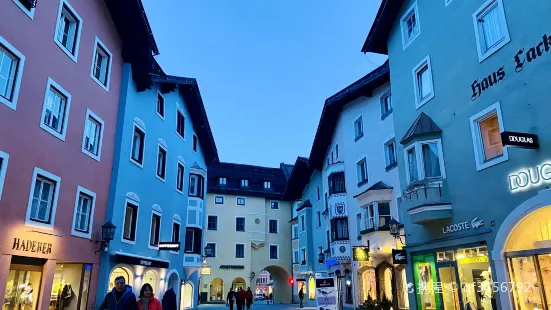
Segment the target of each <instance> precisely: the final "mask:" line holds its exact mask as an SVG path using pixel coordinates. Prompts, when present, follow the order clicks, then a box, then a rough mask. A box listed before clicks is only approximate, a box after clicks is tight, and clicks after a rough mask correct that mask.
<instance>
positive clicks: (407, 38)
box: [400, 2, 421, 49]
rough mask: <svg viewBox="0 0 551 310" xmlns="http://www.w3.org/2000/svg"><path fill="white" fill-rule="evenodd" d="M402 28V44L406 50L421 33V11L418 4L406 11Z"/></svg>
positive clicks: (402, 20)
mask: <svg viewBox="0 0 551 310" xmlns="http://www.w3.org/2000/svg"><path fill="white" fill-rule="evenodd" d="M400 24H401V28H402V44H403V48H404V49H405V48H406V47H408V45H410V44H411V42H413V40H414V39H415V38H417V36H418V35H419V33H421V26H420V25H419V10H418V9H417V2H415V3H413V5H412V6H411V7H410V8H409V9H408V10H407V11H406V13H405V14H404V15H403V16H402V18H401V19H400Z"/></svg>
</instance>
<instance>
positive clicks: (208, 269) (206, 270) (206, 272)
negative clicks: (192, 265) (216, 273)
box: [201, 267, 210, 274]
mask: <svg viewBox="0 0 551 310" xmlns="http://www.w3.org/2000/svg"><path fill="white" fill-rule="evenodd" d="M201 274H210V267H203V268H201Z"/></svg>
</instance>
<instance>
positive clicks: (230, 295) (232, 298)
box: [226, 287, 235, 310]
mask: <svg viewBox="0 0 551 310" xmlns="http://www.w3.org/2000/svg"><path fill="white" fill-rule="evenodd" d="M234 302H235V292H234V291H233V287H230V291H229V292H228V296H227V297H226V306H228V307H230V310H233V303H234Z"/></svg>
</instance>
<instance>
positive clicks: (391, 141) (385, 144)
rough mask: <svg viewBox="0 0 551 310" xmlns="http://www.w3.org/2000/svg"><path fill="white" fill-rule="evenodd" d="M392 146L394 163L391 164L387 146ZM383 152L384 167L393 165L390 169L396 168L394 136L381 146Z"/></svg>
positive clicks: (396, 156) (396, 154)
mask: <svg viewBox="0 0 551 310" xmlns="http://www.w3.org/2000/svg"><path fill="white" fill-rule="evenodd" d="M391 144H392V145H394V163H391V162H390V161H389V160H390V158H389V152H388V146H389V145H391ZM383 152H384V156H385V166H386V167H389V166H390V165H393V166H392V167H393V168H394V167H397V166H398V153H397V152H396V138H395V137H394V136H392V138H390V139H388V140H386V141H385V142H384V144H383ZM393 168H390V169H389V170H387V171H390V170H391V169H393Z"/></svg>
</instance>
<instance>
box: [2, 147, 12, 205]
mask: <svg viewBox="0 0 551 310" xmlns="http://www.w3.org/2000/svg"><path fill="white" fill-rule="evenodd" d="M9 158H10V155H9V154H8V153H5V152H2V151H0V200H1V199H2V190H3V189H4V182H5V180H6V172H7V171H8V160H9Z"/></svg>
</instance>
